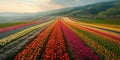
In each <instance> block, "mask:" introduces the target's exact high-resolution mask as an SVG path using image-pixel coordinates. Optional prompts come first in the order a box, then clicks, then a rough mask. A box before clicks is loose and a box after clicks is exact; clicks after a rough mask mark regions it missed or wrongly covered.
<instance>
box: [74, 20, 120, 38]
mask: <svg viewBox="0 0 120 60" xmlns="http://www.w3.org/2000/svg"><path fill="white" fill-rule="evenodd" d="M75 23H77V24H80V25H87V26H94V27H100V28H105V29H109V30H115V31H119V32H120V29H119V28H113V27H106V26H100V25H95V24H88V23H83V22H77V21H76V22H75ZM99 30H101V29H99ZM102 31H105V30H102ZM105 32H106V33H109V34H111V35H112V34H113V35H116V36H120V34H116V33H114V32H108V31H105Z"/></svg>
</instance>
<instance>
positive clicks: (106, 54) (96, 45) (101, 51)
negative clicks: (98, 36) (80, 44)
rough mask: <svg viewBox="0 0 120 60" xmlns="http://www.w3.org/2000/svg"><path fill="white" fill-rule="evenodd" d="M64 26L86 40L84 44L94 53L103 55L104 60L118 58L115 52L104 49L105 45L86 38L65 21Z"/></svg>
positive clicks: (119, 57)
mask: <svg viewBox="0 0 120 60" xmlns="http://www.w3.org/2000/svg"><path fill="white" fill-rule="evenodd" d="M64 23H65V25H66V26H68V27H69V28H70V29H71V30H72V31H73V32H74V33H76V34H77V35H78V36H79V37H80V38H81V39H82V40H83V41H84V42H86V44H87V45H88V46H90V47H92V48H93V49H94V50H95V52H96V53H99V54H100V55H102V56H104V58H105V60H109V59H111V60H112V59H113V60H115V59H116V60H117V59H120V56H118V55H117V54H115V53H114V52H112V51H110V50H108V49H106V48H105V47H103V46H102V45H100V44H99V43H97V42H95V41H94V40H92V39H90V38H88V37H87V36H86V35H84V34H82V33H81V32H79V31H77V30H75V29H73V28H72V27H70V26H69V25H68V24H67V23H66V22H64Z"/></svg>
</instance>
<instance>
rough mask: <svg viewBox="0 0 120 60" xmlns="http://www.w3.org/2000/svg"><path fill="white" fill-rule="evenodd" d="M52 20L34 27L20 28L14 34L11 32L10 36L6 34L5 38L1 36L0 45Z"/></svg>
mask: <svg viewBox="0 0 120 60" xmlns="http://www.w3.org/2000/svg"><path fill="white" fill-rule="evenodd" d="M52 22H53V21H49V22H46V23H43V24H40V25H37V26H34V27H30V28H27V29H24V30H22V31H20V32H17V33H15V34H12V35H10V36H7V37H5V38H2V39H0V46H4V45H6V44H7V43H9V42H11V41H13V40H14V39H17V38H19V37H22V36H24V35H25V34H27V33H29V32H31V31H33V30H35V29H37V28H41V27H43V26H45V25H48V24H50V23H52Z"/></svg>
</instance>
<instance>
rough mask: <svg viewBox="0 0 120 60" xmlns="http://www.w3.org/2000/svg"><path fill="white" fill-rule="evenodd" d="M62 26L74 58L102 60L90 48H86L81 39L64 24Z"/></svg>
mask: <svg viewBox="0 0 120 60" xmlns="http://www.w3.org/2000/svg"><path fill="white" fill-rule="evenodd" d="M61 26H62V29H63V32H64V35H65V37H66V39H67V43H68V44H69V46H70V50H71V52H72V54H73V57H74V58H76V59H77V60H79V59H81V60H85V59H89V60H101V59H100V58H99V57H98V56H97V55H96V54H94V52H93V51H92V50H91V49H90V48H89V47H87V46H85V44H84V43H83V42H82V41H81V40H80V39H79V37H78V36H77V35H75V34H74V33H73V32H72V31H71V30H70V29H69V28H68V27H66V26H65V25H64V24H63V23H62V22H61Z"/></svg>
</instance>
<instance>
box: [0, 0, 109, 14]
mask: <svg viewBox="0 0 120 60" xmlns="http://www.w3.org/2000/svg"><path fill="white" fill-rule="evenodd" d="M104 1H111V0H0V12H16V13H35V12H44V11H49V10H54V9H61V8H66V7H73V6H84V5H88V4H93V3H98V2H104Z"/></svg>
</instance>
